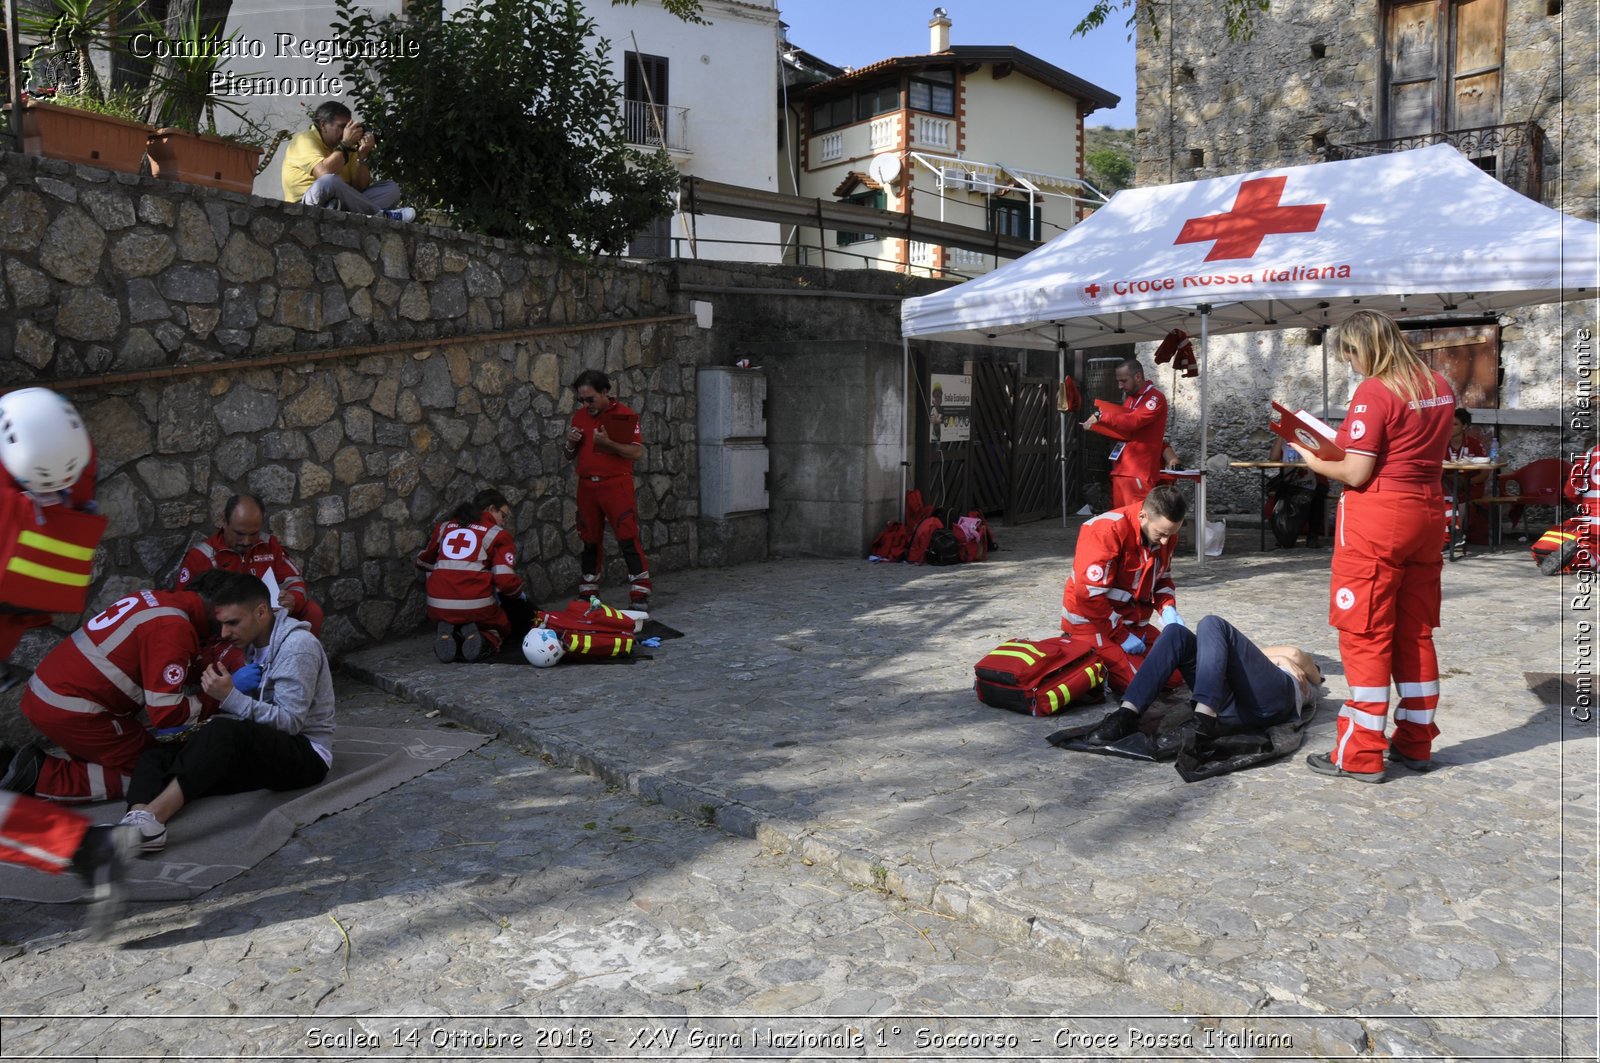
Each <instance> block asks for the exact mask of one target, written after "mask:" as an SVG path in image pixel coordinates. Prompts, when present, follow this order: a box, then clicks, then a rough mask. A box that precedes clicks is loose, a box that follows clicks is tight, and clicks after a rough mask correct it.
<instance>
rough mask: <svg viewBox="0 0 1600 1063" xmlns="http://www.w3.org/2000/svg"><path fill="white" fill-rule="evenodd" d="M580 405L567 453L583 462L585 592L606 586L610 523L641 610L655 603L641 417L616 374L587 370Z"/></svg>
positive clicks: (631, 596)
mask: <svg viewBox="0 0 1600 1063" xmlns="http://www.w3.org/2000/svg"><path fill="white" fill-rule="evenodd" d="M572 387H573V390H574V391H576V392H577V394H578V402H579V406H578V408H577V409H576V410H574V411H573V412H572V420H571V421H570V422H569V423H568V425H567V435H566V448H567V457H569V458H575V459H576V461H577V466H578V538H580V539H582V540H583V559H582V561H581V562H580V567H581V568H582V570H583V576H582V579H581V580H580V582H579V583H578V593H579V594H584V595H588V594H593V593H595V592H596V591H597V590H599V589H600V576H601V574H602V573H603V571H604V564H605V552H604V550H603V548H602V547H603V540H604V539H605V533H606V525H607V524H608V523H609V524H610V525H611V530H612V532H613V534H615V535H616V537H617V548H618V549H619V550H621V551H622V559H623V560H624V561H626V562H627V564H628V600H629V601H630V602H632V603H633V605H634V606H635V607H636V608H641V609H642V608H644V606H646V605H647V604H649V602H650V590H651V586H652V585H651V582H650V568H649V562H648V561H647V560H646V559H645V556H644V549H643V548H642V547H641V546H640V545H639V515H638V513H637V512H635V508H634V507H635V502H634V494H633V463H634V462H636V461H638V460H639V458H640V457H642V456H643V455H644V437H643V436H642V435H641V434H640V431H639V415H638V414H637V413H635V412H634V411H633V410H631V409H629V408H628V407H627V406H624V405H623V404H622V403H620V402H618V401H617V400H616V399H613V398H612V397H611V378H610V377H608V376H606V375H605V374H604V373H602V372H600V370H598V369H585V370H584V371H583V372H581V373H579V374H578V379H577V380H575V381H574V382H573V384H572Z"/></svg>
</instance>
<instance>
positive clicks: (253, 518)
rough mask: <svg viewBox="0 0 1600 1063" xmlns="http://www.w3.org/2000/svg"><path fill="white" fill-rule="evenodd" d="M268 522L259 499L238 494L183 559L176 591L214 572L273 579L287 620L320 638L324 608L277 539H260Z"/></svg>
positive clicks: (174, 587)
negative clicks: (213, 527)
mask: <svg viewBox="0 0 1600 1063" xmlns="http://www.w3.org/2000/svg"><path fill="white" fill-rule="evenodd" d="M266 518H267V510H266V506H265V505H264V504H263V503H262V501H261V499H259V498H257V497H256V496H255V495H234V496H233V497H232V498H230V499H228V501H227V503H226V504H225V505H224V506H223V509H222V523H220V524H218V525H217V530H216V531H215V532H213V533H211V535H210V536H209V537H208V538H206V539H205V540H204V541H203V542H201V543H200V544H199V545H198V546H195V547H193V548H192V549H190V551H189V552H188V553H186V554H184V555H183V564H182V565H181V566H180V567H179V568H178V579H177V581H176V582H175V583H174V584H173V585H172V589H173V590H175V591H182V590H188V589H189V585H190V584H191V583H193V582H194V581H195V580H197V579H199V578H200V577H201V576H202V575H204V574H205V573H207V572H210V571H211V570H212V569H214V568H220V569H222V570H223V571H225V572H248V573H250V575H252V576H254V577H256V578H257V579H259V580H261V581H262V582H266V581H267V577H268V575H269V574H270V576H271V577H272V580H273V582H275V583H276V584H277V586H278V602H277V604H279V605H281V606H283V607H284V608H285V609H287V610H289V615H290V616H292V617H294V618H295V619H296V620H304V621H305V622H306V623H308V624H310V625H311V633H312V634H313V635H316V636H317V637H319V638H320V637H321V636H322V621H323V612H322V606H320V605H318V604H317V603H316V602H315V601H313V600H312V598H311V596H310V594H309V593H308V592H307V590H306V578H305V576H303V575H302V574H301V572H300V569H299V568H298V567H297V566H296V565H295V563H294V562H293V561H292V560H290V558H289V555H288V553H286V552H285V551H284V549H283V544H282V543H280V542H278V537H277V536H275V535H272V534H271V533H268V534H266V535H263V534H262V530H263V528H264V527H265V525H266ZM240 663H241V664H242V663H243V662H242V661H241V662H240ZM236 667H237V666H236Z"/></svg>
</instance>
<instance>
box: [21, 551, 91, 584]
mask: <svg viewBox="0 0 1600 1063" xmlns="http://www.w3.org/2000/svg"><path fill="white" fill-rule="evenodd" d="M6 569H7V570H8V571H11V572H15V573H17V574H18V575H19V576H29V577H32V578H33V579H41V580H44V581H45V582H46V583H60V584H62V585H63V586H67V587H87V586H88V585H89V573H87V572H68V571H66V570H65V569H59V568H51V567H50V566H48V565H41V564H39V563H38V562H37V561H29V560H28V559H27V558H25V557H13V558H12V559H11V560H10V561H8V562H6Z"/></svg>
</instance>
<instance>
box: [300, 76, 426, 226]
mask: <svg viewBox="0 0 1600 1063" xmlns="http://www.w3.org/2000/svg"><path fill="white" fill-rule="evenodd" d="M377 143H378V138H377V137H376V136H375V135H373V133H372V132H371V131H370V130H368V129H367V128H366V127H365V126H363V125H362V124H361V123H360V122H357V121H354V120H353V119H352V117H351V114H350V108H348V107H346V106H345V105H344V104H342V103H339V102H338V101H336V100H329V101H328V102H326V103H324V104H322V105H320V106H319V107H318V108H317V109H316V111H315V112H314V113H313V114H312V116H311V128H310V129H307V130H304V131H302V132H300V133H299V134H297V135H296V136H295V138H294V139H293V140H291V141H289V147H288V148H287V149H286V150H285V151H284V155H283V198H284V199H286V200H288V201H289V202H291V203H297V202H298V203H304V204H305V205H306V206H308V207H328V208H329V209H332V210H353V211H355V212H357V213H358V214H382V215H383V216H384V217H385V218H388V219H390V220H391V221H415V220H416V217H417V212H416V211H415V210H413V209H412V208H410V207H396V206H395V204H396V203H398V202H400V186H399V185H397V184H395V183H394V182H393V181H374V180H373V179H372V171H371V170H370V169H368V168H367V157H368V156H369V155H371V154H372V149H373V148H374V147H375V146H377Z"/></svg>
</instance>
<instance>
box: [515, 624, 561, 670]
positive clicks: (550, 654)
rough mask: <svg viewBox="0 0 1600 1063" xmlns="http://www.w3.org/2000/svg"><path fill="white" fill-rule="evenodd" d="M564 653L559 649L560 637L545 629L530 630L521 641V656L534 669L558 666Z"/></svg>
mask: <svg viewBox="0 0 1600 1063" xmlns="http://www.w3.org/2000/svg"><path fill="white" fill-rule="evenodd" d="M566 652H567V651H566V650H564V649H562V648H561V636H560V635H557V634H556V633H555V632H554V631H551V630H550V629H549V628H547V627H536V628H532V629H531V630H529V632H528V634H527V635H526V636H525V637H524V638H523V640H522V655H523V656H524V657H526V658H527V659H528V663H529V664H531V665H533V666H534V667H535V668H549V667H551V666H553V665H556V664H559V663H560V661H561V658H562V657H563V656H564V655H565V654H566Z"/></svg>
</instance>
